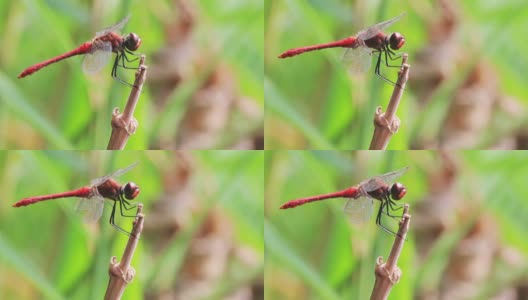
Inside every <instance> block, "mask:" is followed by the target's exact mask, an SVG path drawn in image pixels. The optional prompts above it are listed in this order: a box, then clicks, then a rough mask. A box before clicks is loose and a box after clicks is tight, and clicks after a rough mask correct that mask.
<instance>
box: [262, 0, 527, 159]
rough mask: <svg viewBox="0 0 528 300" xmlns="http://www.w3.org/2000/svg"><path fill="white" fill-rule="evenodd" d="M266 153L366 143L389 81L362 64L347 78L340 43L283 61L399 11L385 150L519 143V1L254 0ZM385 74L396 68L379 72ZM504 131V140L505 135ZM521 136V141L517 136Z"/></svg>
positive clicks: (522, 122) (523, 103) (522, 93)
mask: <svg viewBox="0 0 528 300" xmlns="http://www.w3.org/2000/svg"><path fill="white" fill-rule="evenodd" d="M265 2H266V4H265V40H266V50H265V53H266V58H265V74H266V76H265V79H264V89H265V93H266V119H265V136H266V149H368V146H369V144H370V139H371V138H372V133H373V131H374V126H373V124H372V123H373V116H374V112H375V109H376V107H377V106H382V107H383V109H384V110H385V109H386V106H387V103H388V100H389V98H390V95H391V93H392V90H393V87H392V86H391V85H389V84H387V83H385V82H383V81H382V80H380V79H379V78H377V77H376V76H375V75H374V67H373V66H371V69H370V70H369V72H367V73H366V74H364V75H360V76H357V75H356V76H353V77H352V76H350V75H349V73H348V71H347V66H346V65H345V64H343V63H342V61H341V56H342V53H343V52H344V50H343V49H342V48H338V49H336V48H333V49H324V50H320V51H314V52H309V53H305V54H302V55H299V56H295V57H292V58H286V59H278V58H277V56H278V55H279V54H281V53H282V52H284V51H286V50H288V49H291V48H296V47H301V46H308V45H314V44H320V43H326V42H331V41H336V40H339V39H342V38H345V37H348V36H350V35H354V34H356V33H357V32H358V31H359V30H361V29H363V28H366V27H368V26H371V25H374V24H377V23H379V22H381V21H384V20H388V19H390V18H392V17H395V16H397V15H399V14H400V13H402V12H406V13H407V14H406V16H405V17H403V18H402V19H401V20H400V21H398V22H397V23H395V24H393V25H391V26H390V27H389V28H388V29H387V30H386V32H388V33H391V32H400V33H401V34H403V36H404V37H405V40H406V44H405V45H404V46H403V47H402V49H400V50H399V51H397V52H407V53H409V64H410V65H411V69H410V79H409V82H408V85H407V88H406V91H405V92H404V95H403V98H402V102H401V105H400V107H399V110H398V112H397V116H398V117H399V118H400V119H401V121H402V122H401V127H400V129H399V131H398V133H397V134H395V135H394V136H393V138H392V140H391V141H390V143H389V145H388V149H436V148H439V147H446V148H450V149H484V148H492V147H502V148H508V149H509V148H526V144H525V143H524V136H525V135H526V134H525V130H524V129H525V128H526V124H527V119H526V115H527V114H526V109H527V108H528V107H527V106H528V102H527V101H528V97H527V95H528V87H527V85H526V84H525V82H526V80H525V74H527V73H528V60H526V59H525V55H523V54H522V53H525V52H526V50H527V47H528V46H527V44H526V43H524V40H523V39H519V38H518V37H519V36H523V35H524V28H526V27H527V26H528V9H527V7H526V5H525V4H524V3H523V2H522V1H500V2H497V1H488V2H486V4H483V3H482V2H478V1H469V2H468V1H465V2H459V1H451V0H439V1H428V2H412V1H411V2H408V1H405V2H401V1H397V2H395V1H376V2H367V1H351V0H329V1H317V0H309V1H304V0H287V1H278V0H266V1H265ZM382 74H385V75H386V76H387V77H388V78H389V79H391V80H395V78H396V74H397V69H391V68H382ZM506 138H511V139H506ZM519 140H522V141H519Z"/></svg>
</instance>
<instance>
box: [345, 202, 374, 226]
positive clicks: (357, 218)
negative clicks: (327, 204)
mask: <svg viewBox="0 0 528 300" xmlns="http://www.w3.org/2000/svg"><path fill="white" fill-rule="evenodd" d="M373 202H374V201H373V200H372V198H370V197H365V196H363V197H359V198H357V199H354V198H349V199H348V201H347V203H346V204H345V208H344V209H343V210H344V211H345V213H346V214H347V215H348V217H349V220H350V222H352V223H355V224H360V223H364V222H366V221H367V220H368V219H370V216H371V215H372V207H373V205H374V203H373Z"/></svg>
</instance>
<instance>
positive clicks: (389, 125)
mask: <svg viewBox="0 0 528 300" xmlns="http://www.w3.org/2000/svg"><path fill="white" fill-rule="evenodd" d="M407 56H408V55H407V53H404V54H403V58H402V65H401V68H400V71H399V73H398V81H397V82H396V85H395V86H394V90H393V91H392V96H391V99H390V101H389V105H388V106H387V111H386V112H385V113H383V111H382V109H381V106H378V108H377V109H376V113H375V114H374V135H373V136H372V141H371V142H370V147H369V150H385V148H387V144H388V143H389V140H390V138H391V136H392V135H393V134H394V133H396V132H397V131H398V129H399V128H400V119H398V117H397V116H396V111H397V110H398V105H399V104H400V99H401V96H402V95H403V91H404V90H405V84H406V83H407V79H408V78H409V68H410V66H409V65H408V64H407Z"/></svg>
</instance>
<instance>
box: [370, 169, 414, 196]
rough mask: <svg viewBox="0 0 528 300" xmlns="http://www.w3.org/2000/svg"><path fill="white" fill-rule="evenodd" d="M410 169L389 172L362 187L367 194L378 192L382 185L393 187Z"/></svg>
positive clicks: (372, 179)
mask: <svg viewBox="0 0 528 300" xmlns="http://www.w3.org/2000/svg"><path fill="white" fill-rule="evenodd" d="M408 169H409V167H404V168H401V169H399V170H396V171H392V172H389V173H387V174H383V175H379V176H376V177H373V178H371V179H368V180H367V181H364V182H362V183H361V184H360V185H361V186H362V187H363V188H364V189H365V192H370V191H374V190H377V189H378V188H379V187H380V183H384V184H386V185H389V186H390V185H392V184H393V183H394V182H396V180H397V179H398V178H400V176H402V175H403V173H405V172H406V171H407V170H408Z"/></svg>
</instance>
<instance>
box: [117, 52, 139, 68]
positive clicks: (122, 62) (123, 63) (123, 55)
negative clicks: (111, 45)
mask: <svg viewBox="0 0 528 300" xmlns="http://www.w3.org/2000/svg"><path fill="white" fill-rule="evenodd" d="M126 53H127V52H122V53H121V54H120V55H121V65H118V66H119V67H121V68H123V69H129V70H138V69H139V67H127V66H126V65H125V60H126V61H127V62H134V61H136V60H138V59H139V57H136V58H134V59H128V56H127V55H126ZM128 53H129V54H133V53H132V52H128Z"/></svg>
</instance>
